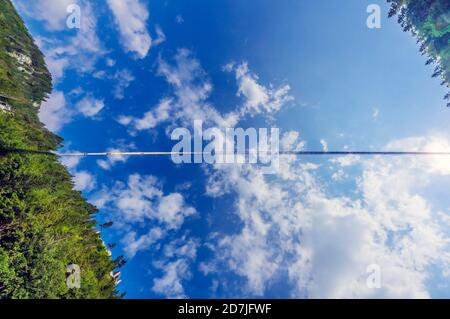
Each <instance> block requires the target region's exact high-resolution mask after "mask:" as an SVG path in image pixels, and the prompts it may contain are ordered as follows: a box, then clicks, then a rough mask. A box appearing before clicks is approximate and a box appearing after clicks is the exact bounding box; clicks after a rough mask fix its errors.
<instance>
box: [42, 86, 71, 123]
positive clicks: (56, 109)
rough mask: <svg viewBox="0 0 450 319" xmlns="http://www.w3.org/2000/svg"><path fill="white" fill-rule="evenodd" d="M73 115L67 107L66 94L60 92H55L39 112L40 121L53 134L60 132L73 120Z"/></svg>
mask: <svg viewBox="0 0 450 319" xmlns="http://www.w3.org/2000/svg"><path fill="white" fill-rule="evenodd" d="M73 115H74V114H73V112H72V111H71V110H70V109H69V108H68V107H67V103H66V98H65V96H64V93H62V92H60V91H54V92H53V93H52V94H51V95H50V97H49V98H48V100H47V101H45V102H44V103H42V106H41V108H40V110H39V119H40V121H41V122H42V123H44V124H45V126H46V127H47V128H48V129H49V130H50V131H52V132H58V131H59V130H60V129H61V128H62V127H63V126H64V125H65V124H67V123H69V122H70V121H71V120H72V117H73Z"/></svg>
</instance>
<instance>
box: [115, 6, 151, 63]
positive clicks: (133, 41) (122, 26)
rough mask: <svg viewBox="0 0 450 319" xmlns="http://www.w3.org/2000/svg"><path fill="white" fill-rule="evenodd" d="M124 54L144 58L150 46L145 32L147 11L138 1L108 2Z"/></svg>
mask: <svg viewBox="0 0 450 319" xmlns="http://www.w3.org/2000/svg"><path fill="white" fill-rule="evenodd" d="M107 3H108V6H109V8H110V9H111V11H112V12H113V14H114V18H115V21H116V24H117V26H118V28H119V32H120V35H121V39H122V46H123V48H124V49H125V51H126V52H133V53H135V54H136V56H137V57H139V58H145V57H146V56H147V54H148V52H149V50H150V47H151V46H152V38H151V36H150V34H149V32H148V31H147V21H148V18H149V11H148V9H147V7H146V5H145V4H144V3H142V2H141V1H140V0H108V1H107Z"/></svg>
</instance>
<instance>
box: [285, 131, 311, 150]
mask: <svg viewBox="0 0 450 319" xmlns="http://www.w3.org/2000/svg"><path fill="white" fill-rule="evenodd" d="M305 145H306V143H305V142H304V141H301V140H300V133H299V132H297V131H289V132H286V133H284V134H283V136H282V137H281V140H280V147H281V150H282V151H293V152H296V151H301V150H302V149H304V148H305Z"/></svg>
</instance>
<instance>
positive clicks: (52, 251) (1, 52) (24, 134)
mask: <svg viewBox="0 0 450 319" xmlns="http://www.w3.org/2000/svg"><path fill="white" fill-rule="evenodd" d="M12 51H16V52H21V53H22V54H25V55H27V56H29V57H31V59H32V63H31V69H32V72H31V74H27V73H23V72H20V71H19V70H18V69H17V67H18V61H17V59H16V58H14V57H13V56H11V55H10V54H8V52H12ZM51 87H52V86H51V77H50V74H49V72H48V70H47V68H46V66H45V63H44V59H43V57H42V54H41V52H40V51H39V49H38V48H37V47H36V45H35V44H34V42H33V39H32V38H31V37H30V35H29V34H28V31H27V29H26V28H25V26H24V24H23V22H22V20H21V18H20V17H19V16H18V15H17V13H16V11H15V9H14V7H13V6H12V4H11V2H10V0H0V94H2V95H7V96H8V97H10V98H11V100H10V101H8V103H9V104H11V106H12V109H13V112H12V114H10V113H5V112H2V111H0V298H117V297H118V292H117V291H116V289H115V281H114V279H113V278H112V277H111V272H112V271H113V270H114V269H115V268H116V264H115V263H114V261H112V260H111V257H110V256H109V255H108V252H107V250H106V248H105V246H104V244H103V242H102V240H101V238H100V236H99V234H98V233H97V232H96V231H95V226H96V222H95V218H94V216H95V214H96V212H97V210H96V208H95V207H93V206H92V205H90V204H89V203H87V202H86V201H85V200H84V199H83V197H82V195H81V194H80V193H79V192H77V191H75V190H73V183H72V181H71V176H70V175H69V173H68V172H67V170H66V169H65V168H64V167H63V166H62V165H61V164H60V163H59V162H58V161H57V158H56V156H54V155H51V154H48V153H42V151H51V150H55V149H57V148H58V146H59V144H60V143H61V139H60V138H59V137H58V136H55V135H53V134H52V133H50V132H49V131H47V130H46V129H45V128H44V127H43V125H42V124H41V123H40V122H39V120H38V117H37V112H38V109H37V108H36V107H35V106H33V103H34V102H38V103H40V102H42V101H43V100H44V99H45V98H46V96H47V95H48V94H49V92H50V91H51ZM23 150H26V151H23ZM33 151H36V152H33ZM40 152H41V153H40ZM70 264H77V265H79V266H80V268H81V288H80V289H69V288H68V287H67V285H66V277H67V274H66V269H67V266H68V265H70Z"/></svg>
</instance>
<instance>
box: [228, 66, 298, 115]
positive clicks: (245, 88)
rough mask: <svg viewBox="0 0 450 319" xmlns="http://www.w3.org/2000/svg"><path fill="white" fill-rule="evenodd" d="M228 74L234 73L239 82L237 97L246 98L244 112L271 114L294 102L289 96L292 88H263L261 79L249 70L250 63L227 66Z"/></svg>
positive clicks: (286, 86) (287, 86)
mask: <svg viewBox="0 0 450 319" xmlns="http://www.w3.org/2000/svg"><path fill="white" fill-rule="evenodd" d="M224 70H225V71H227V72H231V71H234V72H235V76H236V80H237V81H238V92H237V95H238V96H240V97H243V98H244V107H243V109H242V112H243V113H244V114H245V113H249V114H259V113H264V114H271V113H274V112H277V111H279V110H280V109H281V108H282V107H283V105H285V104H286V103H288V102H291V101H293V100H294V98H293V97H292V96H291V95H289V91H290V89H291V88H290V86H289V85H287V84H286V85H283V86H281V87H279V88H274V87H273V86H272V85H270V86H269V87H266V86H263V85H261V84H260V83H258V81H259V77H258V76H257V75H256V74H254V73H252V72H251V71H250V70H249V67H248V63H247V62H243V63H241V64H239V65H235V64H234V63H230V64H227V65H226V66H225V67H224Z"/></svg>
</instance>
